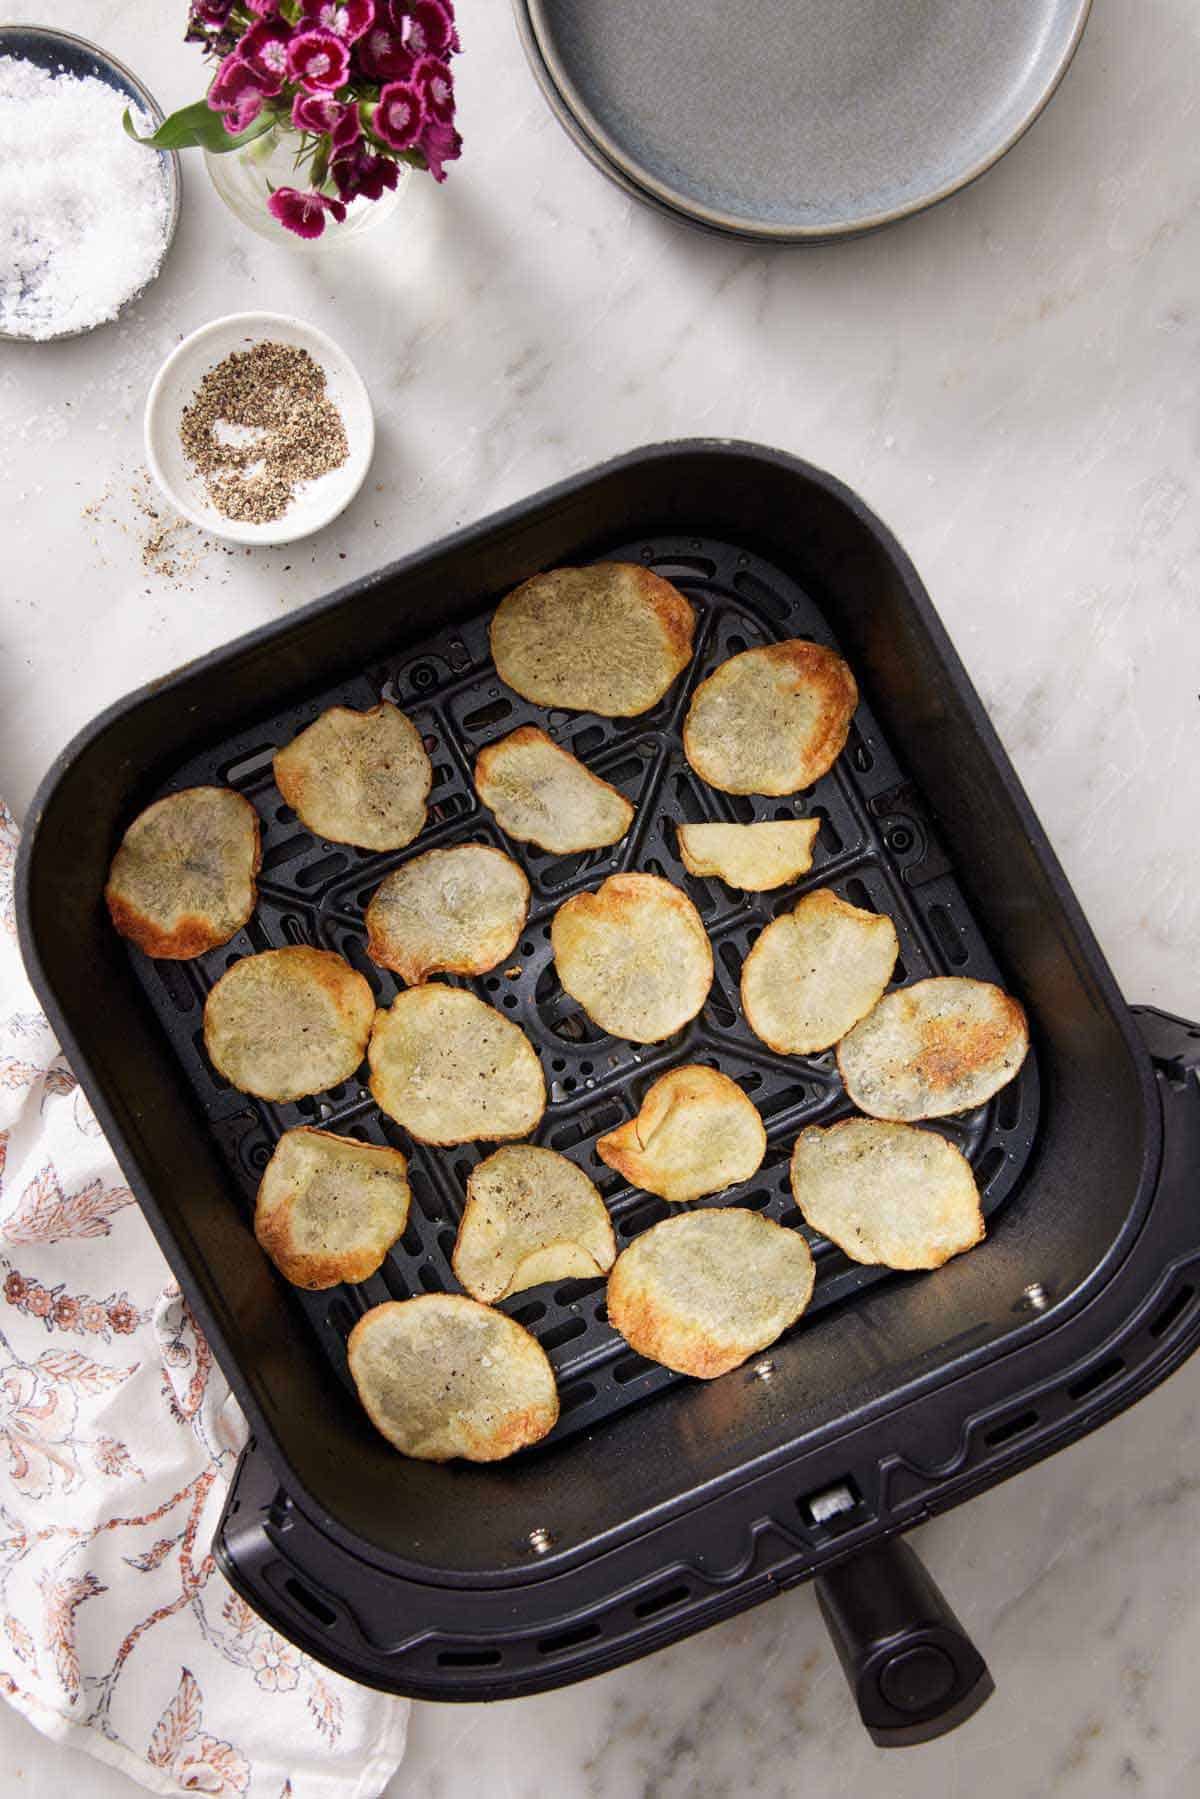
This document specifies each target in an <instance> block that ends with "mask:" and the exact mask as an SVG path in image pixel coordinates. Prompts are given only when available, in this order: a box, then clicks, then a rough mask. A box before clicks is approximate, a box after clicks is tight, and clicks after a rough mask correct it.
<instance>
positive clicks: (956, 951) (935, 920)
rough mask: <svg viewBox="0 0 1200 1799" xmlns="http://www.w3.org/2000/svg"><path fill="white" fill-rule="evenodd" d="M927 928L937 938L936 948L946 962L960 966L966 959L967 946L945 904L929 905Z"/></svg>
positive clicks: (956, 966)
mask: <svg viewBox="0 0 1200 1799" xmlns="http://www.w3.org/2000/svg"><path fill="white" fill-rule="evenodd" d="M929 928H930V930H931V931H932V932H933V934H934V936H935V937H936V938H937V945H938V948H939V949H940V950H941V952H942V954H943V956H945V958H946V960H947V962H949V963H951V965H952V966H953V967H955V968H961V967H962V965H963V963H964V962H965V961H966V959H967V946H966V944H965V943H964V942H963V940H962V938H961V936H960V935H959V932H958V927H957V925H956V924H955V922H954V920H953V919H952V918H951V916H950V914H949V912H948V911H947V910H946V908H945V906H930V908H929Z"/></svg>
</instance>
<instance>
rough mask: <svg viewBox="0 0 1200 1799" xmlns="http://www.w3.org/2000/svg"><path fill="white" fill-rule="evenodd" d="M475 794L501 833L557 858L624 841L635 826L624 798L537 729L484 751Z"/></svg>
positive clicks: (478, 764) (525, 729)
mask: <svg viewBox="0 0 1200 1799" xmlns="http://www.w3.org/2000/svg"><path fill="white" fill-rule="evenodd" d="M475 791H476V792H477V793H478V795H479V797H480V799H481V800H482V801H483V803H484V805H485V806H490V807H491V810H492V811H493V812H494V813H495V814H496V819H497V822H498V823H499V825H500V828H501V830H503V831H506V832H507V834H508V835H509V836H510V837H515V838H516V839H517V841H518V842H519V843H536V844H537V845H538V846H539V847H540V848H541V849H544V850H552V851H553V852H554V854H555V855H558V856H569V855H573V854H575V853H576V852H578V851H579V850H593V849H602V848H603V847H604V846H605V845H606V844H609V843H619V842H620V840H621V838H622V837H624V835H625V833H626V831H627V830H628V829H629V827H630V825H631V824H632V823H633V807H632V806H631V805H630V803H629V801H628V800H627V799H626V798H625V796H624V795H623V794H620V793H618V792H617V790H616V788H615V787H610V786H609V784H608V782H607V781H602V780H601V779H600V777H599V776H598V775H594V774H592V773H591V771H590V770H589V769H586V768H585V767H584V765H583V763H582V762H580V761H578V760H577V759H576V757H574V756H572V755H571V754H570V752H569V751H568V750H564V749H561V748H560V747H559V745H558V744H557V743H554V742H553V741H552V740H551V739H550V738H549V737H547V735H546V733H545V732H544V731H539V730H538V729H537V727H536V725H522V726H521V727H520V729H519V730H516V731H512V732H510V733H509V735H508V736H507V737H502V738H501V739H500V742H499V743H492V744H489V745H488V747H487V748H486V749H483V750H480V752H479V755H478V757H477V759H476V762H475Z"/></svg>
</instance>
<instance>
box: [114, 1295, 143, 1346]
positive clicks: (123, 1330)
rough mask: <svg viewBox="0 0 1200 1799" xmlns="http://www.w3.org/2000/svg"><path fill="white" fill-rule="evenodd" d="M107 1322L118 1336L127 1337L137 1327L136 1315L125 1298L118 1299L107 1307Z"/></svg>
mask: <svg viewBox="0 0 1200 1799" xmlns="http://www.w3.org/2000/svg"><path fill="white" fill-rule="evenodd" d="M108 1322H109V1324H110V1325H111V1326H112V1328H113V1330H115V1331H116V1332H117V1334H118V1336H122V1337H128V1336H129V1335H130V1334H131V1333H132V1332H133V1331H135V1330H136V1329H137V1325H138V1315H137V1313H136V1311H135V1310H134V1308H133V1307H132V1306H131V1305H130V1303H129V1301H128V1300H127V1299H118V1300H117V1302H116V1304H115V1305H111V1306H109V1308H108Z"/></svg>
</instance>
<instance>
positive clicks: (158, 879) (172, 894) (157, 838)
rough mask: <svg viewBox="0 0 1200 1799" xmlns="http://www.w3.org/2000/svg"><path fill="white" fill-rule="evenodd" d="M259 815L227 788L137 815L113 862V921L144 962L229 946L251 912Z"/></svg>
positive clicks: (109, 893) (174, 797) (170, 799)
mask: <svg viewBox="0 0 1200 1799" xmlns="http://www.w3.org/2000/svg"><path fill="white" fill-rule="evenodd" d="M260 861H261V848H260V842H259V828H258V814H257V812H256V811H255V810H254V807H253V806H252V805H251V804H250V802H249V800H247V799H243V798H242V796H241V794H240V793H234V792H233V790H232V789H231V788H229V787H186V788H184V789H183V791H182V792H181V793H169V794H168V795H167V797H166V799H162V800H156V801H155V802H154V804H153V805H152V806H147V808H146V810H145V811H144V812H140V813H139V814H138V816H137V817H136V818H135V819H134V821H133V823H132V824H131V825H130V827H129V829H128V830H127V831H126V833H125V835H124V837H123V838H122V840H121V847H120V848H119V849H118V851H117V853H116V855H115V856H114V857H113V862H112V868H111V869H110V871H109V876H108V885H107V887H105V889H104V897H105V899H106V900H107V901H108V910H109V912H110V913H111V915H112V921H113V923H114V925H115V926H116V927H117V929H118V931H120V933H121V935H122V937H128V938H129V939H130V940H131V942H133V943H136V944H137V946H138V948H139V949H143V950H145V952H146V954H147V955H148V956H156V957H158V958H160V959H161V960H163V961H171V962H182V961H186V960H187V959H188V958H189V957H190V956H202V955H203V954H204V952H205V950H209V949H215V948H216V947H217V945H218V944H220V943H228V942H229V939H230V938H231V937H232V936H233V935H234V933H235V931H240V930H241V928H242V926H243V925H244V924H245V923H246V920H247V919H248V918H249V917H250V914H251V913H252V912H253V911H254V905H255V901H256V900H257V898H258V889H257V887H256V886H255V883H254V877H255V875H256V874H257V873H258V868H259V863H260Z"/></svg>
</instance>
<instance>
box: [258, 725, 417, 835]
mask: <svg viewBox="0 0 1200 1799" xmlns="http://www.w3.org/2000/svg"><path fill="white" fill-rule="evenodd" d="M275 785H276V786H277V787H278V789H279V791H280V793H281V794H282V795H283V797H284V799H285V800H286V801H287V803H288V805H289V806H290V807H291V808H292V810H293V812H295V813H296V814H297V816H298V817H299V818H300V819H301V821H302V822H303V823H304V824H306V825H307V826H308V828H309V830H310V831H315V832H316V834H317V836H318V837H328V838H329V839H330V840H331V841H332V842H334V843H353V844H356V845H357V846H358V848H359V849H364V850H399V849H403V848H404V846H405V845H406V844H409V843H411V842H412V840H413V838H414V837H416V836H417V835H418V834H419V833H420V831H421V828H422V826H423V825H424V823H425V801H426V799H427V798H428V797H429V789H430V787H431V786H432V785H433V768H432V765H431V764H430V761H429V757H428V756H427V755H426V753H425V745H424V744H423V743H422V741H421V734H420V732H419V731H418V730H417V728H416V726H415V725H414V724H413V723H412V722H411V720H409V719H407V718H406V717H405V716H404V714H403V712H401V711H400V709H399V708H398V707H397V706H391V705H389V704H388V703H387V701H383V702H381V704H380V705H378V706H372V707H371V708H370V710H369V711H367V712H353V711H351V710H350V708H349V707H347V706H331V707H330V709H329V711H328V712H322V714H321V716H320V718H318V719H317V720H316V722H315V724H311V725H309V727H308V729H307V730H305V731H301V733H300V735H299V736H298V737H294V738H293V739H292V741H291V743H289V744H288V745H287V747H286V748H285V749H282V750H280V751H279V753H278V754H277V755H276V757H275Z"/></svg>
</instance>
